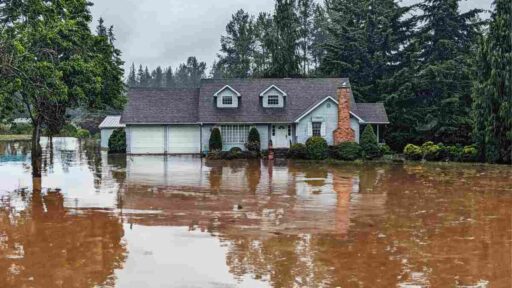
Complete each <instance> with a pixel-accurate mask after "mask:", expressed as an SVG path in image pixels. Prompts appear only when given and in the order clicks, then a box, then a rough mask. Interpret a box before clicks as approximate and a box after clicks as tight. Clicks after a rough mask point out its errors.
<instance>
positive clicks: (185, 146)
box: [167, 125, 201, 154]
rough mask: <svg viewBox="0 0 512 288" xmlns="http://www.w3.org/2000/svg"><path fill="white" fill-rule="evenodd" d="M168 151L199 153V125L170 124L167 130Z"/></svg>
mask: <svg viewBox="0 0 512 288" xmlns="http://www.w3.org/2000/svg"><path fill="white" fill-rule="evenodd" d="M168 137H169V138H168V143H169V149H167V151H168V153H171V154H196V153H200V148H201V136H200V132H199V126H195V125H183V126H181V125H180V126H178V125H174V126H170V127H169V131H168Z"/></svg>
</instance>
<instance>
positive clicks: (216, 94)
mask: <svg viewBox="0 0 512 288" xmlns="http://www.w3.org/2000/svg"><path fill="white" fill-rule="evenodd" d="M226 89H229V90H231V91H232V92H233V93H235V94H236V96H238V97H240V96H242V95H241V94H240V93H238V91H236V90H235V89H233V87H231V86H229V85H226V86H224V87H222V88H221V89H220V90H219V91H217V92H215V94H213V96H215V97H217V96H219V94H220V93H222V92H223V91H224V90H226Z"/></svg>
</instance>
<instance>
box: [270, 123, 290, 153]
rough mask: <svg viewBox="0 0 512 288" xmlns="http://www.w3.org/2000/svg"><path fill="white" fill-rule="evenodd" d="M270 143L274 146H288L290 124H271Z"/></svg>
mask: <svg viewBox="0 0 512 288" xmlns="http://www.w3.org/2000/svg"><path fill="white" fill-rule="evenodd" d="M271 128H272V145H274V148H289V147H290V140H291V138H292V137H291V136H292V135H291V125H287V124H273V125H272V127H271Z"/></svg>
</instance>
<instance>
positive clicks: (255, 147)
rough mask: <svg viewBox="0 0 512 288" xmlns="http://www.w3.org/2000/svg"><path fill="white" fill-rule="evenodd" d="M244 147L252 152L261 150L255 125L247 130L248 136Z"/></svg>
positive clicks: (258, 133)
mask: <svg viewBox="0 0 512 288" xmlns="http://www.w3.org/2000/svg"><path fill="white" fill-rule="evenodd" d="M245 148H246V149H247V150H248V151H252V152H260V150H261V142H260V132H258V129H256V128H255V127H252V128H251V130H249V137H248V138H247V143H245Z"/></svg>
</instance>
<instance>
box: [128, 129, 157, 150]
mask: <svg viewBox="0 0 512 288" xmlns="http://www.w3.org/2000/svg"><path fill="white" fill-rule="evenodd" d="M164 130H165V128H164V126H142V125H141V126H131V127H130V133H129V134H130V136H129V137H130V141H129V143H130V146H129V151H130V153H131V154H164V153H165V149H164V148H165V141H164V140H165V139H164Z"/></svg>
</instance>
